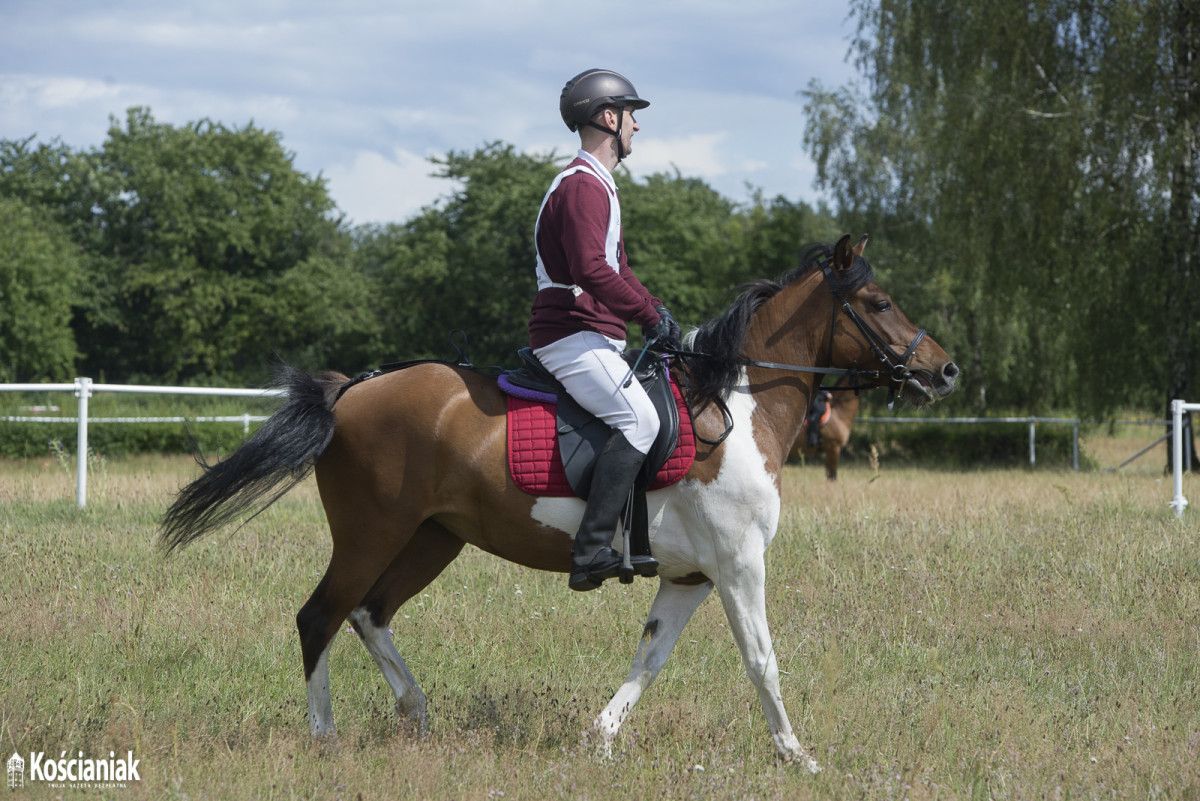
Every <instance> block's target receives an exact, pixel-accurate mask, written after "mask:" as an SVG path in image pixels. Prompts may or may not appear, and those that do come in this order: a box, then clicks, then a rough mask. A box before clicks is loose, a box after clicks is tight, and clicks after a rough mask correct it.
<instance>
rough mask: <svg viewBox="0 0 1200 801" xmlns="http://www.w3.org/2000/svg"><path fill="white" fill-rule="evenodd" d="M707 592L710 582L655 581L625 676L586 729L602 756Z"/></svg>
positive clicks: (608, 749) (605, 754)
mask: <svg viewBox="0 0 1200 801" xmlns="http://www.w3.org/2000/svg"><path fill="white" fill-rule="evenodd" d="M710 592H712V584H709V583H707V582H706V583H704V584H698V585H680V584H672V583H671V582H670V581H666V580H664V581H662V582H660V583H659V587H658V594H657V595H655V596H654V603H653V604H651V606H650V615H649V617H648V618H647V619H646V628H645V629H644V631H643V633H642V639H641V641H640V642H638V647H637V653H636V654H635V655H634V657H633V667H632V668H630V670H629V676H628V677H626V679H625V683H624V684H622V685H621V688H620V689H619V690H617V692H616V695H614V696H613V698H612V700H611V701H609V702H608V706H606V707H605V708H604V711H603V712H601V713H600V715H599V716H598V717H597V718H596V720H595V722H594V723H593V724H592V728H591V731H590V732H589V733H590V734H592V735H595V736H597V737H598V738H599V742H598V746H599V748H600V750H601V752H602V753H603V755H604V756H609V755H611V752H612V741H613V739H614V738H615V737H616V736H617V730H618V729H620V728H621V724H622V723H624V722H625V718H626V717H628V716H629V713H630V711H632V710H633V705H634V704H636V703H637V702H638V699H639V698H641V697H642V693H643V692H644V691H645V690H646V688H647V687H649V686H650V683H651V682H652V681H654V678H655V677H656V676H657V675H658V672H659V671H660V670H662V668H663V665H664V664H666V662H667V657H668V656H670V655H671V649H673V648H674V647H675V642H676V641H677V640H678V639H679V634H680V632H682V631H683V627H684V626H685V625H686V624H687V622H688V620H690V619H691V617H692V614H693V613H694V612H695V611H696V608H697V607H698V606H700V602H701V601H703V600H704V599H705V598H707V597H708V594H709V593H710Z"/></svg>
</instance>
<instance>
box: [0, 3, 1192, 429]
mask: <svg viewBox="0 0 1200 801" xmlns="http://www.w3.org/2000/svg"><path fill="white" fill-rule="evenodd" d="M851 10H852V14H853V16H854V17H855V19H856V20H857V22H858V33H857V36H856V37H855V39H854V41H853V43H852V51H851V52H852V54H853V55H854V57H855V58H856V61H857V64H858V67H859V71H860V73H861V75H862V76H863V78H864V81H865V83H863V84H858V83H855V84H851V85H850V86H846V87H834V88H826V87H822V86H820V85H818V84H812V85H810V86H809V87H808V89H807V90H806V91H804V92H802V97H803V100H804V102H805V105H806V109H807V112H808V124H807V127H806V128H805V130H804V131H802V132H797V147H798V148H799V147H804V148H806V149H807V150H808V152H809V153H810V154H811V155H812V156H813V158H814V160H815V161H816V163H817V166H818V179H819V185H820V186H821V187H823V188H824V189H825V190H827V191H828V192H829V193H830V195H831V196H832V197H833V198H834V207H835V208H836V212H834V211H831V210H830V209H828V208H824V207H818V208H813V207H811V206H809V205H808V204H805V203H797V202H792V201H789V200H787V199H785V198H783V197H776V198H765V197H763V196H761V195H757V196H755V197H754V198H753V199H752V200H751V201H750V202H747V203H740V204H738V203H733V202H731V201H730V200H728V199H726V198H724V197H722V196H721V195H720V194H718V193H717V192H715V191H714V190H713V189H711V188H710V187H709V186H707V185H706V184H705V183H704V182H703V181H700V180H698V179H695V178H689V177H687V176H684V175H681V174H679V173H678V172H676V173H674V174H658V175H653V176H650V177H649V178H645V179H641V180H634V179H632V178H631V177H630V176H629V175H628V174H624V175H621V174H618V176H617V177H618V183H619V184H620V186H621V192H622V205H623V209H624V215H623V218H624V221H625V239H626V243H627V245H628V248H629V254H630V260H631V263H632V264H634V265H635V269H637V271H638V273H639V275H640V276H641V277H642V279H643V281H644V282H645V283H646V284H647V285H648V286H649V287H650V288H651V289H652V290H653V291H654V292H655V293H656V294H658V295H659V296H660V297H662V298H664V299H665V300H666V301H667V302H668V304H669V305H670V306H671V307H672V310H673V312H674V313H675V315H676V316H677V317H679V318H680V320H681V321H682V322H684V323H685V324H688V323H691V324H698V323H700V322H703V321H704V320H706V319H708V318H709V317H711V316H712V315H714V314H716V313H718V312H719V311H720V310H721V309H723V308H724V307H725V305H726V304H727V303H728V302H729V300H730V299H731V298H732V290H733V289H734V288H735V287H736V286H737V285H738V284H739V283H741V282H743V281H745V280H748V279H751V278H760V277H773V276H776V275H778V274H780V273H782V272H784V271H785V270H786V269H788V268H790V267H792V266H794V265H795V263H796V261H797V257H798V253H799V251H800V248H801V247H802V246H803V245H804V244H806V243H809V242H814V241H831V240H833V239H835V238H836V237H837V236H838V235H840V234H842V233H850V234H853V235H855V236H857V235H860V234H862V233H869V234H870V235H871V245H870V248H869V251H868V256H869V257H870V260H871V262H872V264H873V265H874V266H875V268H876V272H877V273H878V275H879V279H880V283H881V284H882V285H883V286H884V287H885V288H887V289H888V290H889V291H891V292H892V293H893V295H895V296H896V298H897V299H898V301H899V303H900V304H901V306H902V307H903V308H904V310H905V311H906V312H907V313H908V316H909V317H910V318H911V319H913V320H914V321H916V322H918V323H919V324H920V325H923V326H926V327H928V328H929V329H930V330H931V332H932V333H933V334H934V336H935V337H936V338H937V339H938V341H939V342H940V343H941V344H942V345H943V346H944V347H945V348H946V349H947V351H948V352H950V353H951V354H953V355H954V357H955V358H956V360H957V361H958V362H959V364H960V366H962V368H963V369H964V375H963V379H962V383H963V390H962V391H961V392H959V393H956V395H955V396H952V398H951V399H950V401H949V406H948V407H947V408H948V410H950V411H955V412H959V411H962V412H970V413H973V414H980V413H987V412H989V411H994V410H1000V411H1002V412H1011V411H1017V412H1021V413H1050V412H1072V413H1077V414H1095V415H1102V414H1108V413H1112V412H1117V411H1120V410H1125V409H1138V410H1147V411H1165V409H1164V405H1163V402H1164V400H1169V399H1170V398H1176V397H1179V398H1185V399H1195V398H1196V397H1197V395H1200V392H1197V389H1198V387H1200V383H1198V381H1197V379H1198V374H1197V364H1196V359H1195V352H1194V351H1195V344H1194V343H1195V342H1196V341H1197V336H1200V314H1197V313H1196V310H1197V309H1198V308H1200V285H1198V283H1197V278H1196V259H1197V254H1198V253H1200V220H1198V217H1200V208H1198V205H1197V197H1198V195H1200V89H1198V87H1200V57H1197V56H1198V51H1200V45H1198V40H1200V31H1198V28H1200V26H1198V25H1197V19H1196V18H1197V14H1198V12H1197V8H1196V5H1195V4H1194V3H1192V2H1188V0H1147V2H1139V3H1128V2H1125V1H1124V0H1089V2H1086V3H1083V2H1079V1H1078V0H1033V1H1032V2H1029V3H1021V4H1013V3H993V4H982V5H981V4H955V3H948V2H945V0H852V4H851ZM566 158H567V154H545V155H536V154H527V153H520V152H517V151H516V150H515V149H514V148H513V147H512V146H510V145H507V144H505V143H502V142H495V143H489V144H485V145H483V146H481V147H480V148H478V149H477V150H475V151H473V152H452V153H449V154H447V155H445V156H444V157H442V158H439V159H436V160H435V165H434V166H435V168H436V170H437V171H438V173H439V174H440V175H441V176H442V177H444V178H445V179H446V182H447V188H448V191H447V194H446V196H445V197H444V198H443V199H442V200H440V201H438V202H436V203H435V204H433V205H432V206H430V207H427V208H425V209H423V210H421V211H420V212H419V213H417V214H416V215H414V216H413V217H412V218H410V219H408V220H405V221H398V222H395V223H391V224H387V225H370V226H360V227H351V226H349V225H347V224H346V223H345V222H344V220H343V218H342V217H341V215H340V213H339V212H338V210H337V208H336V206H335V204H334V203H333V201H332V200H331V199H330V197H329V194H328V192H327V190H326V186H325V183H324V181H323V179H321V178H320V177H319V176H318V177H312V176H308V175H305V174H303V173H301V172H299V171H298V170H296V169H295V167H294V166H293V163H292V157H291V155H290V154H289V153H287V152H286V151H285V149H284V148H283V147H282V145H281V142H280V138H279V135H278V134H276V133H273V132H268V131H263V130H260V129H258V128H255V127H254V126H253V125H248V126H246V127H243V128H227V127H225V126H224V125H222V124H220V123H217V122H210V121H201V122H198V123H194V124H190V125H185V126H179V127H174V126H170V125H165V124H163V123H160V122H157V121H155V120H154V118H153V116H152V114H151V112H150V111H149V110H146V109H131V110H130V111H129V112H128V114H127V116H126V117H125V119H124V120H121V121H118V120H113V122H112V125H111V127H110V130H109V132H108V137H107V139H106V140H105V142H104V143H103V145H102V146H100V147H98V148H95V149H92V150H88V151H78V150H72V149H71V148H69V147H68V146H66V145H64V144H63V143H61V142H59V141H58V140H52V141H49V142H37V141H35V140H34V139H33V138H30V139H26V140H17V141H3V142H0V290H2V293H3V298H4V306H5V309H4V313H3V314H0V380H4V381H13V380H20V381H38V380H44V379H53V380H62V379H64V378H68V377H70V376H71V375H74V374H86V375H91V376H94V377H98V378H104V379H106V380H109V381H155V382H159V381H162V382H192V383H239V384H258V383H262V382H263V381H264V380H265V379H266V378H267V375H268V373H269V370H270V366H271V363H272V362H273V361H274V360H276V359H282V360H284V361H287V362H289V363H294V364H297V365H299V366H302V367H306V368H311V369H318V368H334V369H339V370H342V371H343V372H347V373H353V372H356V371H358V370H361V369H367V368H370V367H373V366H375V365H377V364H379V363H382V362H387V361H394V360H399V359H408V358H419V357H427V356H434V357H441V356H450V355H453V348H452V347H451V345H450V343H449V332H450V331H451V330H452V329H462V330H463V331H465V332H466V334H467V341H468V342H469V355H470V356H471V358H472V360H473V361H474V362H475V363H477V364H481V365H484V364H501V365H512V364H514V352H515V350H516V349H517V348H519V347H521V346H523V345H524V344H525V341H526V332H525V320H526V317H527V315H528V311H529V306H530V302H531V300H532V297H533V292H534V287H535V284H534V276H533V259H534V256H533V244H532V232H533V221H534V217H535V216H536V213H537V209H538V205H539V203H540V201H541V198H542V195H543V193H544V192H545V189H546V187H547V185H548V184H549V182H550V180H551V179H552V177H553V175H554V174H555V173H556V172H557V170H559V169H560V168H561V167H562V165H563V164H564V163H565V161H566ZM396 191H398V192H402V191H403V187H397V188H396Z"/></svg>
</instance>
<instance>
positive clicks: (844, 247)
mask: <svg viewBox="0 0 1200 801" xmlns="http://www.w3.org/2000/svg"><path fill="white" fill-rule="evenodd" d="M852 261H854V251H853V250H851V248H850V234H844V235H843V236H842V238H841V239H839V240H838V241H837V244H836V245H834V246H833V266H834V269H837V270H844V269H846V268H847V267H849V266H850V262H852Z"/></svg>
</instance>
